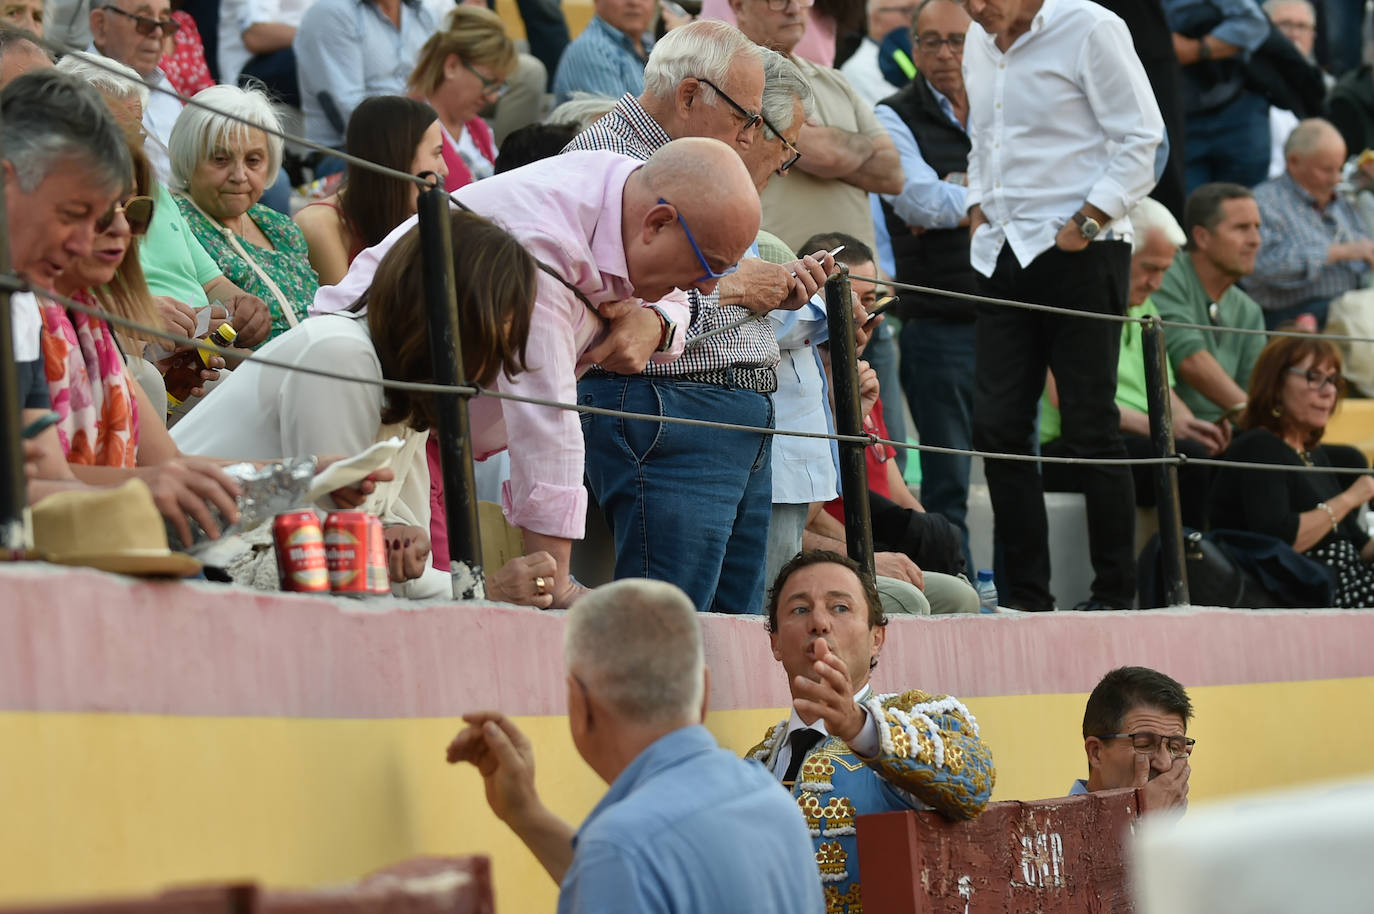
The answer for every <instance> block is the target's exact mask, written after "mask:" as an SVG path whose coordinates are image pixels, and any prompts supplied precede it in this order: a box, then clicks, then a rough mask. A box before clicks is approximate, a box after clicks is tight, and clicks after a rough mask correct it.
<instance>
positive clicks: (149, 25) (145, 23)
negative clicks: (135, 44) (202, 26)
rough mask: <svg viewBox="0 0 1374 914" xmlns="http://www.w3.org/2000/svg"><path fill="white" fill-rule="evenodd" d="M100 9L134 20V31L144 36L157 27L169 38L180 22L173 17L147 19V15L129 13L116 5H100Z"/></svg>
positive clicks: (179, 25) (174, 32) (151, 32)
mask: <svg viewBox="0 0 1374 914" xmlns="http://www.w3.org/2000/svg"><path fill="white" fill-rule="evenodd" d="M101 9H103V10H105V12H107V13H118V14H119V15H121V16H123V17H125V18H126V19H132V20H133V21H134V31H135V32H138V34H140V35H142V36H144V37H145V38H146V37H147V36H149V35H151V34H153V32H156V31H157V30H158V29H162V37H163V38H171V37H172V36H173V35H175V34H176V33H177V30H178V29H180V28H181V23H180V22H177V21H176V20H175V19H149V18H148V17H147V16H140V15H138V14H137V13H129V12H125V11H124V10H122V9H120V8H119V7H117V6H102V7H101Z"/></svg>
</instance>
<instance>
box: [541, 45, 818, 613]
mask: <svg viewBox="0 0 1374 914" xmlns="http://www.w3.org/2000/svg"><path fill="white" fill-rule="evenodd" d="M764 58H765V54H764V52H763V51H762V50H761V49H759V48H758V47H756V46H755V45H754V44H752V43H751V42H750V41H749V40H748V39H747V38H745V37H744V36H743V35H741V34H740V32H739V30H738V29H735V28H734V27H732V26H729V25H726V24H725V23H723V22H716V21H711V20H699V21H697V22H692V23H689V24H687V25H684V26H682V27H681V28H676V29H673V30H672V31H671V32H669V33H668V34H667V35H665V36H664V37H663V38H662V39H661V40H660V41H659V42H658V43H657V44H656V45H654V50H653V53H651V54H650V55H649V63H648V66H647V67H646V68H645V71H644V93H643V94H642V95H641V96H640V97H639V98H635V97H634V96H632V95H626V96H625V97H624V98H622V99H621V100H620V101H619V102H617V103H616V106H615V108H613V109H612V110H611V112H610V113H609V114H607V115H606V116H605V117H603V118H601V119H600V120H599V121H597V122H596V123H594V124H592V125H591V126H590V127H588V128H587V129H586V130H585V131H584V132H583V133H581V134H580V135H579V136H578V137H577V139H575V140H573V142H572V143H571V144H569V146H568V150H567V151H578V150H608V151H611V152H617V153H620V154H621V155H627V156H630V157H632V158H637V159H646V158H648V157H649V156H650V155H652V154H653V153H654V152H655V151H656V150H657V149H659V148H661V147H662V146H664V145H666V144H667V143H669V142H670V141H671V140H673V139H677V138H680V137H687V136H701V137H710V138H713V139H718V140H721V141H722V142H725V143H726V144H728V145H729V146H731V147H732V148H733V149H734V150H735V151H736V152H738V153H739V154H740V155H741V156H742V157H743V159H744V161H745V162H746V163H747V164H750V165H751V167H752V166H753V164H754V162H753V160H754V159H755V158H757V157H758V154H759V153H760V150H758V149H755V148H754V147H755V146H756V145H759V144H765V143H766V144H769V152H770V154H771V155H772V157H773V158H772V165H771V166H769V169H770V170H771V169H778V170H784V169H785V168H786V167H787V166H788V165H789V164H790V163H791V162H792V161H793V159H792V155H793V154H794V153H793V152H791V151H787V150H786V149H785V147H784V146H783V145H782V144H781V142H780V140H778V142H775V139H777V138H779V137H781V136H782V134H780V133H778V132H777V131H775V130H772V129H771V128H770V129H769V131H768V133H767V134H764V133H763V131H762V128H763V123H762V122H763V116H762V114H761V113H760V107H761V104H762V98H763V88H764V67H763V65H762V63H761V61H762V60H764ZM774 126H776V127H777V128H778V130H783V131H784V132H785V130H786V128H783V127H781V125H776V124H775V125H774ZM789 142H790V141H789ZM785 154H786V157H785V158H784V155H785ZM755 183H757V177H756V181H755ZM703 190H705V188H703ZM675 202H678V203H681V202H682V201H675ZM679 215H680V214H679ZM678 224H679V225H680V227H681V228H682V231H683V235H684V236H685V238H686V239H687V240H688V241H689V242H691V243H692V246H693V247H694V248H695V249H696V250H697V252H698V259H699V261H700V266H701V275H700V276H699V277H698V278H697V280H696V282H695V283H693V284H692V285H694V286H695V289H694V291H692V292H691V293H690V294H689V298H690V301H691V305H692V320H691V323H690V325H689V326H688V327H687V328H686V334H685V337H686V343H685V345H686V347H687V348H686V351H685V352H684V354H683V355H682V357H681V358H679V359H677V360H676V361H673V362H670V363H667V364H650V365H649V366H648V367H646V368H645V369H644V371H643V372H642V373H639V374H633V375H631V374H617V373H613V372H611V371H607V370H605V369H604V367H603V366H598V367H594V368H592V369H591V370H590V371H589V372H587V374H586V375H585V376H584V377H583V378H582V380H581V381H580V382H579V383H578V388H577V392H578V400H579V402H581V403H582V404H584V405H591V406H600V407H610V408H613V409H624V410H629V411H630V412H636V413H646V414H650V415H661V416H677V417H684V418H691V419H710V420H713V421H716V422H726V423H733V424H737V425H749V426H754V427H757V428H772V427H774V417H775V412H774V407H773V402H772V400H771V398H770V396H769V395H770V394H772V393H773V392H774V391H776V390H777V387H778V373H777V365H778V355H779V350H778V341H777V339H776V338H775V336H774V333H773V325H772V324H771V323H769V322H767V321H761V320H747V319H748V318H749V317H750V315H751V312H752V313H757V314H763V313H766V312H768V311H772V310H774V309H776V308H779V307H781V308H785V309H788V310H796V309H798V308H800V307H801V306H802V305H804V304H805V303H806V302H807V301H808V300H809V299H810V298H811V297H812V296H813V295H814V294H815V293H816V292H817V290H818V289H819V288H820V285H821V284H822V283H823V282H824V281H825V276H826V272H827V271H828V270H829V269H831V268H833V265H834V264H833V260H831V259H830V258H824V259H823V260H824V262H822V261H818V260H816V259H813V258H811V257H806V258H803V259H801V260H794V261H791V262H789V263H786V264H772V263H767V262H765V261H764V260H762V259H760V258H759V257H758V252H757V246H754V247H752V248H751V250H750V252H749V254H750V255H751V256H749V257H747V258H746V259H744V260H742V261H740V262H739V263H738V264H736V263H735V262H734V261H731V262H729V263H714V262H712V260H711V259H710V258H709V257H707V256H706V255H705V253H704V252H705V251H708V250H710V245H709V243H708V241H709V239H710V237H711V236H712V235H714V234H715V232H716V231H717V230H718V227H717V226H714V225H713V224H712V223H711V221H710V220H697V219H695V218H693V219H691V220H690V223H689V221H688V220H686V219H683V218H679V219H678ZM741 321H744V322H743V323H740V322H741ZM697 338H700V342H699V343H696V342H694V341H695V340H696V339H697ZM582 430H583V433H584V438H585V440H586V447H587V479H588V482H589V484H590V486H591V490H592V494H593V495H594V496H595V497H596V499H597V502H598V503H599V504H600V506H601V510H602V512H603V513H604V514H605V516H606V522H607V524H608V525H609V526H610V528H611V533H612V536H613V538H614V540H615V544H616V564H615V576H616V577H617V578H625V577H647V578H655V579H658V580H664V581H669V582H671V583H673V584H676V585H677V586H679V587H681V588H682V589H683V590H684V591H686V593H687V595H688V596H689V597H691V598H692V602H693V603H695V604H696V607H697V609H699V610H701V611H703V612H708V611H709V612H730V613H757V612H760V611H761V609H762V605H763V587H764V565H763V562H762V561H761V558H762V557H763V555H764V551H765V548H766V544H767V539H768V528H769V515H770V513H771V511H772V503H773V499H772V466H771V451H772V443H771V440H770V437H769V436H768V435H765V434H753V433H745V432H738V431H725V430H721V429H704V428H693V429H686V428H684V427H682V426H679V425H667V424H660V423H657V422H622V421H620V420H619V419H616V418H612V417H606V416H596V415H588V416H586V417H584V423H583V426H582Z"/></svg>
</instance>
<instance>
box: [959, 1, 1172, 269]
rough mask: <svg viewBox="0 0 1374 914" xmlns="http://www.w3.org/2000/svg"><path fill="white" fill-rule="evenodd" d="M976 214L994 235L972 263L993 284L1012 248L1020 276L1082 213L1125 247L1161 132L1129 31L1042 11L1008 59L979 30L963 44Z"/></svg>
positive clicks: (1056, 8) (1060, 11) (1073, 13)
mask: <svg viewBox="0 0 1374 914" xmlns="http://www.w3.org/2000/svg"><path fill="white" fill-rule="evenodd" d="M964 84H965V86H966V87H967V90H968V99H969V125H968V134H969V136H970V137H971V138H972V141H973V150H972V152H971V153H970V154H969V167H968V183H969V192H968V205H969V206H970V207H972V206H973V205H974V204H975V203H980V204H981V205H982V208H983V214H984V215H985V216H986V217H987V220H988V221H987V223H986V224H985V225H983V226H980V227H979V229H978V231H977V233H975V235H974V236H973V244H972V247H971V250H970V252H969V255H970V256H969V259H970V261H971V262H972V264H973V267H974V269H976V270H977V271H978V272H980V273H982V274H983V275H984V276H990V275H992V271H993V268H994V267H995V266H996V263H997V256H998V254H999V253H1000V252H1001V250H1002V244H1003V243H1004V242H1006V243H1008V244H1010V245H1011V249H1012V252H1013V253H1014V254H1015V255H1016V259H1017V261H1018V262H1019V263H1020V264H1021V266H1023V267H1024V266H1027V265H1029V264H1030V263H1031V261H1033V260H1035V258H1036V257H1038V256H1039V255H1040V254H1042V253H1043V252H1044V251H1046V250H1048V249H1049V248H1050V247H1051V246H1052V245H1053V244H1054V237H1055V235H1056V234H1058V232H1059V230H1060V229H1061V228H1063V226H1064V225H1065V224H1066V223H1068V222H1069V220H1070V219H1072V218H1073V214H1074V213H1075V212H1077V211H1078V210H1079V209H1080V208H1081V207H1082V206H1083V204H1084V202H1085V201H1086V202H1087V203H1091V204H1092V205H1093V206H1096V207H1097V208H1098V209H1101V210H1102V211H1103V212H1105V213H1106V214H1107V215H1108V216H1109V217H1110V218H1111V220H1112V222H1111V223H1110V226H1104V229H1108V231H1104V233H1103V234H1104V236H1107V237H1114V238H1121V239H1129V238H1130V223H1129V221H1128V220H1127V219H1126V218H1125V216H1126V213H1127V211H1128V210H1130V208H1131V207H1132V206H1133V205H1134V204H1135V202H1136V201H1137V200H1139V199H1140V198H1141V197H1143V196H1145V195H1146V194H1147V193H1149V192H1150V190H1151V189H1152V188H1153V187H1154V185H1155V172H1154V162H1155V148H1156V147H1157V146H1159V144H1160V141H1161V140H1162V139H1163V137H1164V122H1163V120H1162V119H1161V117H1160V114H1159V105H1158V104H1157V103H1156V102H1155V96H1154V92H1153V91H1152V90H1151V89H1150V83H1149V80H1148V79H1146V78H1145V70H1144V68H1143V67H1142V66H1141V65H1140V58H1138V57H1137V56H1136V53H1135V49H1134V48H1133V46H1132V44H1131V35H1130V32H1129V31H1128V30H1127V29H1126V24H1125V23H1124V22H1122V21H1121V19H1120V18H1119V17H1118V16H1117V15H1116V14H1115V13H1112V12H1110V11H1108V10H1107V9H1106V8H1104V7H1101V6H1099V5H1097V4H1096V3H1093V2H1091V0H1045V3H1044V5H1043V6H1042V7H1041V8H1040V11H1039V12H1038V13H1037V14H1036V15H1035V18H1034V19H1033V20H1032V21H1031V26H1030V29H1029V30H1028V31H1027V32H1026V33H1025V34H1023V35H1021V36H1020V37H1019V38H1017V39H1016V41H1015V42H1014V43H1013V44H1012V46H1011V47H1010V48H1008V49H1007V51H1006V52H1005V53H1003V52H1002V51H1001V50H999V49H998V48H997V45H996V44H995V42H994V38H993V36H992V35H989V34H988V33H987V32H985V31H984V30H983V28H982V26H980V25H978V23H976V22H975V23H973V24H972V25H970V26H969V30H968V38H967V41H966V42H965V44H964Z"/></svg>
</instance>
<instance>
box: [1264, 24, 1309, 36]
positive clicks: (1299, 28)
mask: <svg viewBox="0 0 1374 914" xmlns="http://www.w3.org/2000/svg"><path fill="white" fill-rule="evenodd" d="M1274 25H1275V27H1277V28H1278V30H1279V31H1280V32H1283V33H1284V34H1285V35H1286V34H1288V33H1289V32H1297V33H1298V34H1299V35H1305V34H1307V33H1308V32H1315V31H1316V30H1317V27H1316V26H1315V25H1313V24H1312V23H1310V22H1275V23H1274Z"/></svg>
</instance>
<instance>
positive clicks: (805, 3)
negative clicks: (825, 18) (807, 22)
mask: <svg viewBox="0 0 1374 914" xmlns="http://www.w3.org/2000/svg"><path fill="white" fill-rule="evenodd" d="M793 3H795V4H797V6H798V7H800V8H801V9H809V8H810V7H812V6H814V5H815V3H816V0H768V8H769V9H770V10H772V11H773V12H775V13H782V12H786V11H787V8H788V7H789V6H791V5H792V4H793Z"/></svg>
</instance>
